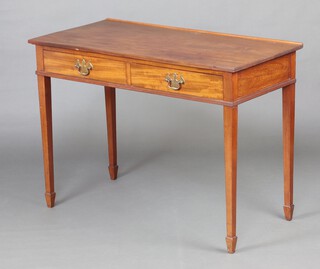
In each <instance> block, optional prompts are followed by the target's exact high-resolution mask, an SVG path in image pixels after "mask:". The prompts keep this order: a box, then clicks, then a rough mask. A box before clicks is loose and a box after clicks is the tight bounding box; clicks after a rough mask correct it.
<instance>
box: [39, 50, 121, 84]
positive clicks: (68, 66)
mask: <svg viewBox="0 0 320 269" xmlns="http://www.w3.org/2000/svg"><path fill="white" fill-rule="evenodd" d="M43 55H44V71H45V72H51V73H56V74H61V75H66V76H72V77H81V78H85V79H93V80H99V81H106V82H113V83H119V84H126V66H125V63H124V62H121V61H116V60H111V59H105V58H98V57H91V56H85V55H81V54H80V53H79V54H72V53H70V54H69V53H64V52H57V51H46V50H45V51H44V52H43ZM83 59H84V60H85V61H86V64H87V65H86V66H84V68H82V69H81V71H82V72H83V73H84V74H80V72H79V70H78V69H77V68H76V67H75V64H76V61H77V60H79V63H80V65H81V64H82V61H83ZM88 63H91V65H92V70H89V74H86V72H87V70H86V69H85V67H88V66H89V64H88Z"/></svg>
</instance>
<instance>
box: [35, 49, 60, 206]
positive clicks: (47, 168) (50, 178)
mask: <svg viewBox="0 0 320 269" xmlns="http://www.w3.org/2000/svg"><path fill="white" fill-rule="evenodd" d="M36 58H37V68H38V69H42V68H43V50H42V48H41V47H38V48H36ZM38 93H39V106H40V120H41V133H42V148H43V162H44V178H45V190H46V192H45V198H46V202H47V206H48V207H50V208H51V207H54V204H55V198H56V193H55V191H54V169H53V138H52V108H51V107H52V106H51V80H50V77H45V76H38Z"/></svg>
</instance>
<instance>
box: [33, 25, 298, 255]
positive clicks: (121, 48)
mask: <svg viewBox="0 0 320 269" xmlns="http://www.w3.org/2000/svg"><path fill="white" fill-rule="evenodd" d="M29 42H30V43H32V44H35V45H36V50H37V71H36V74H37V75H38V85H39V98H40V110H41V126H42V140H43V154H44V167H45V179H46V199H47V204H48V206H53V205H54V197H55V192H54V184H53V182H54V181H53V151H52V123H51V122H52V115H51V86H50V78H51V77H52V78H60V79H67V80H73V81H78V82H85V83H91V84H97V85H103V86H104V89H105V103H106V117H107V133H108V151H109V173H110V178H111V179H116V178H117V173H118V164H117V141H116V140H117V138H116V90H115V88H121V89H127V90H132V91H139V92H144V93H151V94H157V95H163V96H168V97H174V98H181V99H187V100H192V101H199V102H204V103H211V104H218V105H222V106H223V115H224V152H225V184H226V219H227V236H226V243H227V249H228V252H229V253H234V252H235V248H236V243H237V235H236V204H237V201H236V200H237V199H236V196H237V143H238V142H237V136H238V135H237V133H238V105H239V104H241V103H243V102H246V101H248V100H251V99H254V98H256V97H259V96H261V95H264V94H266V93H269V92H271V91H274V90H277V89H279V88H283V144H284V212H285V217H286V219H288V220H290V219H291V218H292V212H293V143H294V139H293V136H294V89H295V82H296V77H295V57H296V51H297V50H298V49H300V48H302V43H298V42H290V41H282V40H274V39H266V38H256V37H247V36H239V35H231V34H224V33H215V32H208V31H201V30H192V29H184V28H177V27H169V26H161V25H153V24H145V23H137V22H127V21H121V20H115V19H108V20H104V21H100V22H96V23H93V24H89V25H85V26H81V27H77V28H73V29H69V30H65V31H61V32H57V33H53V34H50V35H46V36H42V37H38V38H34V39H31V40H29ZM77 59H78V60H82V59H85V60H86V61H90V62H91V63H92V64H93V70H91V71H90V74H87V75H86V76H84V75H81V74H79V72H78V70H77V69H76V68H75V67H74V64H75V61H76V60H77ZM170 73H171V74H173V73H177V74H178V76H179V75H183V77H184V79H185V83H184V84H182V85H181V88H180V89H179V90H172V89H169V88H168V85H167V82H166V81H165V77H166V75H167V74H170Z"/></svg>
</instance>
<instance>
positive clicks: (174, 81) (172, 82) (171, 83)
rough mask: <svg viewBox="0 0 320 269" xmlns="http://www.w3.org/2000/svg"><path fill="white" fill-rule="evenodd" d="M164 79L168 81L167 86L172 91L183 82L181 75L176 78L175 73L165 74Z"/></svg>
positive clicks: (177, 88) (176, 89) (178, 87)
mask: <svg viewBox="0 0 320 269" xmlns="http://www.w3.org/2000/svg"><path fill="white" fill-rule="evenodd" d="M164 80H165V81H166V82H168V88H169V89H171V90H174V91H178V90H180V88H181V84H184V83H185V80H184V78H183V76H182V75H180V79H178V75H177V73H174V74H173V75H171V74H167V75H166V78H165V79H164Z"/></svg>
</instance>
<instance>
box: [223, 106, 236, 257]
mask: <svg viewBox="0 0 320 269" xmlns="http://www.w3.org/2000/svg"><path fill="white" fill-rule="evenodd" d="M223 121H224V162H225V177H226V183H225V184H226V205H227V206H226V209H227V213H226V216H227V237H226V242H227V248H228V252H229V253H234V252H235V247H236V242H237V236H236V217H237V216H236V207H237V152H238V107H224V109H223Z"/></svg>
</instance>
